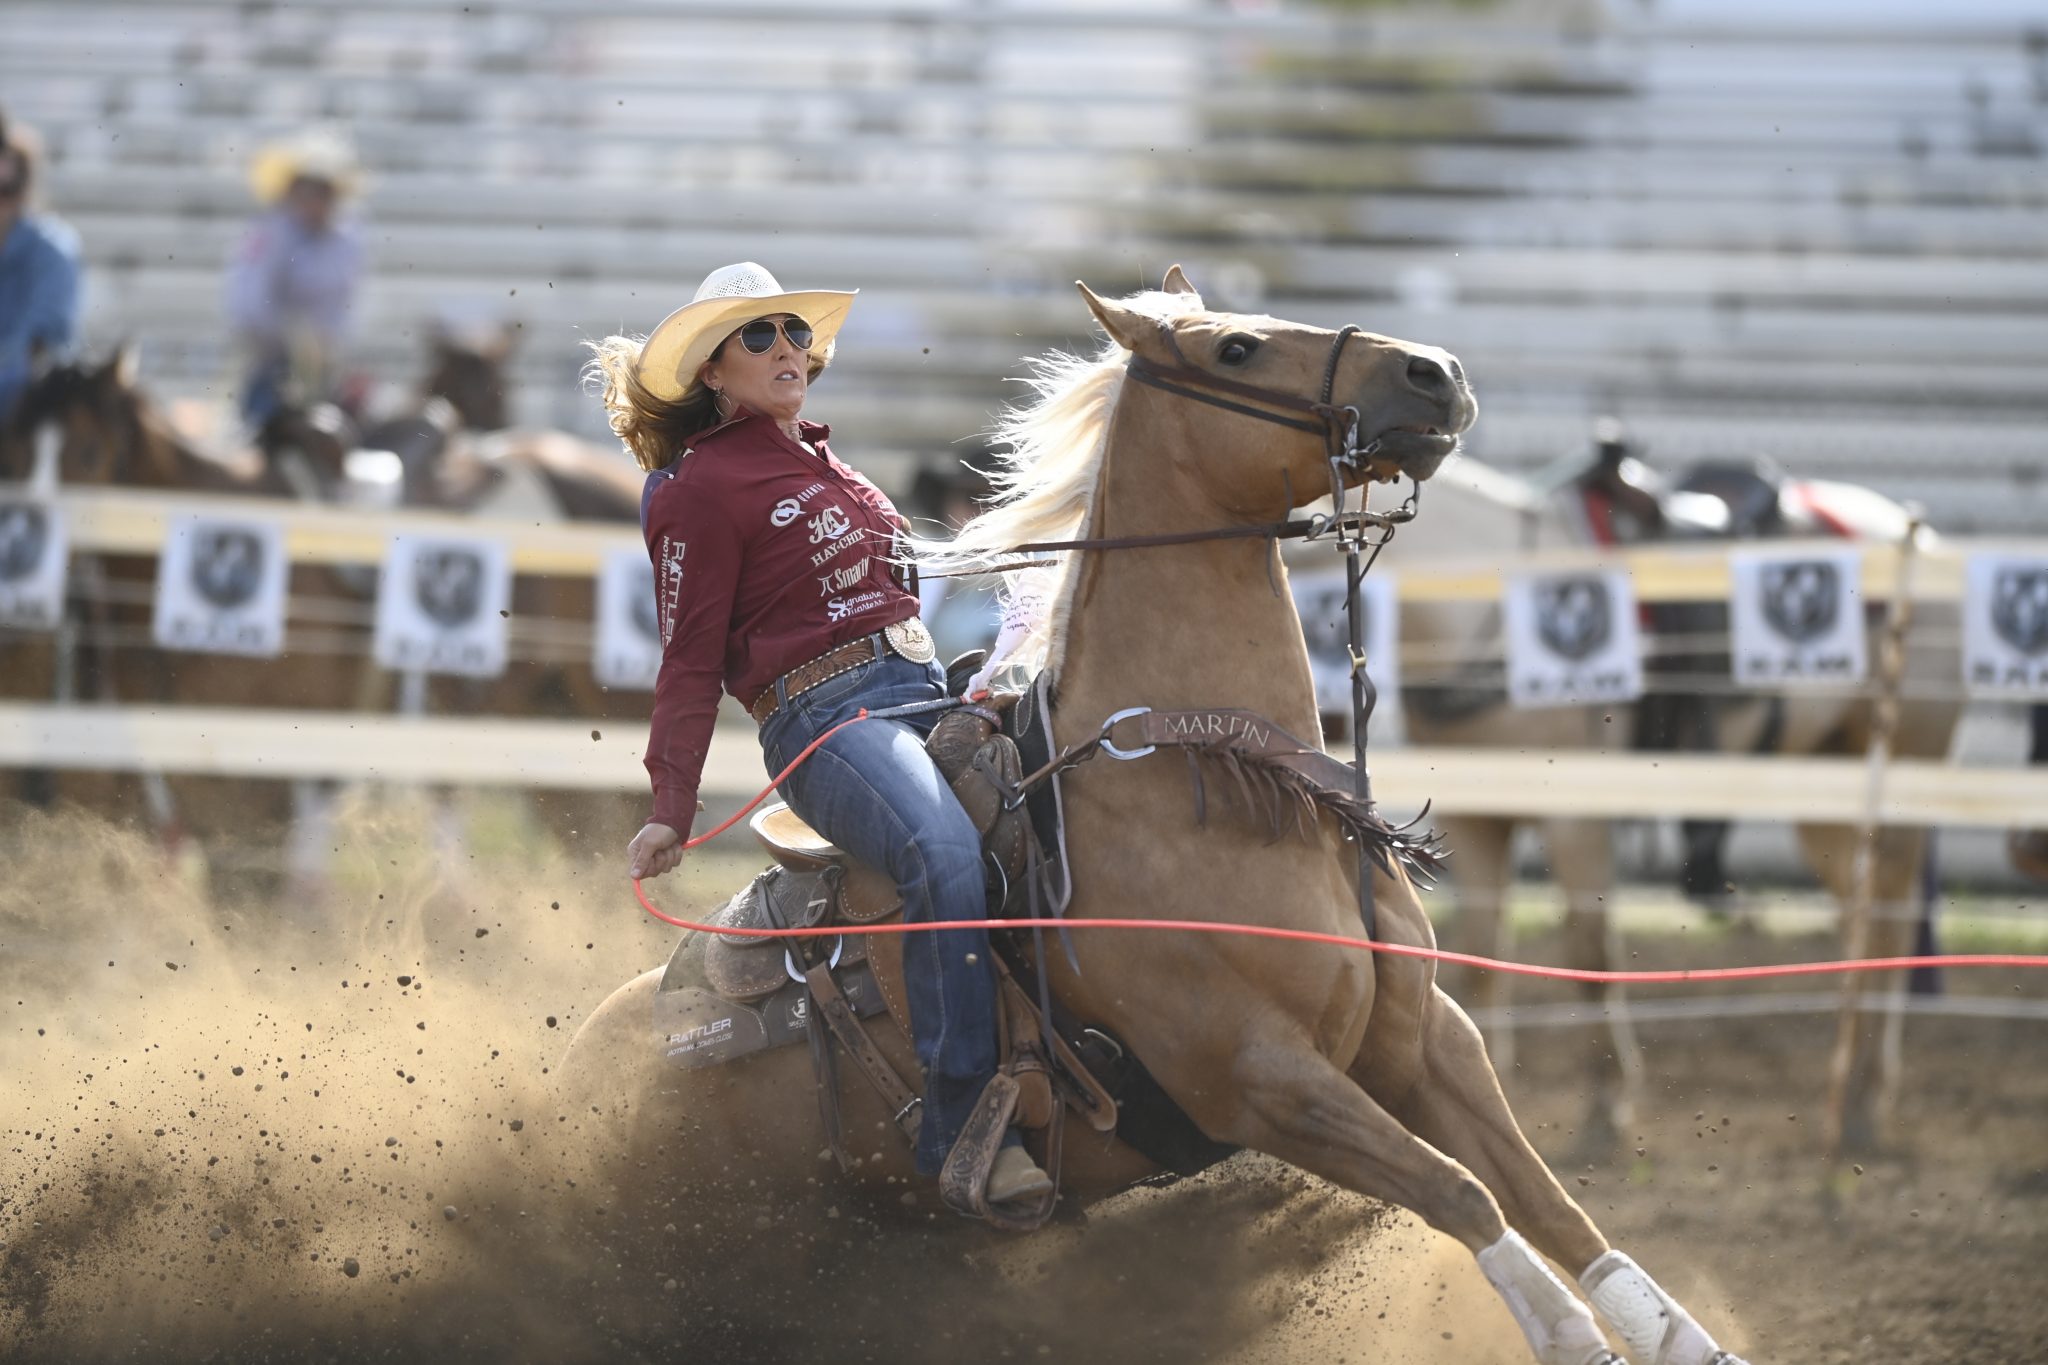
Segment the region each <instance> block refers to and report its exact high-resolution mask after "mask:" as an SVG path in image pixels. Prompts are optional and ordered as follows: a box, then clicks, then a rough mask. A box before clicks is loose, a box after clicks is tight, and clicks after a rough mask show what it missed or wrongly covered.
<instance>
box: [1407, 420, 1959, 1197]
mask: <svg viewBox="0 0 2048 1365" xmlns="http://www.w3.org/2000/svg"><path fill="white" fill-rule="evenodd" d="M1783 496H1784V499H1785V501H1786V503H1787V504H1788V508H1789V510H1790V511H1791V513H1792V514H1794V515H1799V514H1801V511H1802V509H1806V510H1807V511H1809V512H1810V511H1811V510H1812V509H1818V511H1819V513H1820V514H1822V515H1821V517H1820V519H1821V520H1822V521H1823V522H1824V524H1825V525H1826V526H1827V528H1828V532H1829V533H1832V534H1836V535H1844V536H1852V537H1854V539H1855V540H1857V541H1861V542H1866V543H1870V544H1884V545H1893V546H1896V545H1898V544H1899V543H1900V542H1901V540H1902V539H1903V537H1904V536H1905V535H1906V532H1907V528H1908V525H1909V518H1908V515H1907V513H1906V511H1905V510H1904V509H1903V508H1901V507H1900V506H1899V505H1898V504H1896V503H1894V502H1891V501H1890V500H1888V499H1886V498H1884V497H1882V496H1881V495H1879V494H1876V493H1874V492H1872V491H1870V490H1868V489H1864V488H1858V487H1854V486H1851V485H1846V484H1831V483H1819V482H1797V483H1790V484H1788V485H1787V486H1786V491H1785V493H1784V495H1783ZM1423 505H1424V509H1425V510H1424V513H1423V519H1422V522H1421V524H1420V525H1419V526H1418V527H1417V528H1415V529H1413V530H1411V531H1409V532H1407V533H1405V534H1403V535H1400V536H1397V537H1396V538H1395V539H1394V541H1393V542H1392V544H1390V545H1389V546H1388V547H1387V550H1386V553H1385V555H1384V557H1383V559H1382V561H1381V564H1382V566H1383V567H1385V568H1387V569H1388V570H1389V571H1391V572H1395V573H1398V572H1399V571H1400V569H1401V568H1402V566H1404V565H1421V564H1427V563H1430V562H1439V563H1440V562H1443V561H1447V560H1456V559H1459V558H1461V557H1462V558H1464V559H1466V560H1468V561H1469V560H1470V558H1471V550H1470V547H1472V546H1477V545H1485V546H1513V547H1516V548H1518V549H1521V550H1542V549H1558V548H1584V547H1586V546H1588V545H1590V544H1592V543H1593V538H1592V536H1591V533H1590V531H1589V529H1588V523H1587V518H1586V516H1585V515H1584V513H1583V511H1582V510H1581V508H1580V506H1579V504H1578V502H1577V494H1576V491H1575V490H1572V489H1566V490H1561V491H1558V492H1555V493H1551V494H1544V493H1542V492H1540V491H1539V490H1538V489H1536V488H1535V487H1534V486H1532V485H1530V484H1528V483H1526V482H1525V481H1523V480H1521V479H1518V478H1515V477H1513V476H1511V475H1508V474H1504V473H1502V472H1500V471H1498V470H1494V469H1491V468H1488V467H1487V466H1485V465H1482V464H1478V463H1476V462H1475V461H1473V460H1471V459H1469V458H1465V459H1458V460H1454V461H1451V462H1449V463H1448V464H1446V465H1445V467H1444V468H1443V470H1441V471H1440V472H1439V473H1438V475H1437V477H1436V478H1435V479H1434V480H1432V481H1431V483H1430V487H1429V491H1428V493H1427V495H1426V496H1425V497H1424V498H1423ZM1920 536H1921V543H1922V544H1927V543H1931V540H1932V535H1931V533H1930V532H1927V531H1925V530H1924V529H1923V530H1922V531H1921V532H1920ZM1957 628H1958V626H1957V621H1956V616H1955V611H1954V608H1953V606H1952V605H1950V604H1943V603H1930V602H1920V603H1917V604H1916V605H1915V608H1914V614H1913V617H1912V623H1911V629H1910V631H1909V634H1908V636H1907V653H1906V661H1905V671H1904V675H1903V677H1902V678H1901V680H1900V698H1901V704H1900V708H1899V718H1898V727H1897V730H1896V733H1895V734H1894V736H1893V738H1892V751H1893V752H1894V753H1896V754H1898V755H1900V756H1901V757H1912V758H1945V757H1946V756H1947V754H1948V750H1949V743H1950V739H1951V737H1952V735H1953V733H1954V730H1955V726H1956V723H1957V721H1958V719H1959V717H1960V714H1961V708H1960V704H1959V703H1958V702H1957V701H1956V700H1955V686H1954V670H1955V663H1954V660H1953V657H1952V651H1953V648H1954V639H1955V633H1956V630H1957ZM1720 629H1722V630H1725V629H1726V627H1725V626H1721V627H1720ZM1880 634H1881V632H1880V631H1879V629H1878V628H1877V625H1876V623H1875V621H1873V623H1872V627H1871V630H1870V632H1869V636H1870V641H1871V651H1872V667H1871V676H1872V677H1873V678H1874V677H1875V676H1876V674H1877V667H1876V653H1877V642H1878V638H1879V635H1880ZM1650 639H1651V641H1652V648H1653V651H1654V652H1653V656H1652V657H1653V659H1656V658H1661V657H1665V656H1666V655H1667V653H1668V651H1666V650H1657V649H1656V637H1655V635H1654V634H1653V635H1652V636H1651V637H1650ZM1681 649H1682V650H1683V659H1682V662H1683V664H1684V666H1685V667H1687V668H1689V669H1692V670H1695V671H1694V672H1691V673H1687V674H1682V675H1681V674H1672V673H1669V672H1661V671H1660V670H1658V669H1655V668H1653V669H1652V670H1651V671H1650V673H1649V675H1648V679H1647V682H1648V685H1649V686H1650V687H1651V688H1652V689H1653V690H1655V689H1658V688H1660V687H1663V688H1670V689H1673V690H1677V689H1681V688H1698V689H1702V690H1705V691H1707V692H1708V693H1709V696H1708V698H1707V700H1706V702H1705V703H1704V705H1703V706H1701V707H1700V708H1699V709H1698V710H1697V711H1696V712H1695V718H1696V722H1697V723H1696V724H1695V725H1694V727H1692V728H1695V729H1703V730H1704V731H1705V733H1702V734H1697V735H1692V736H1688V738H1689V739H1690V740H1691V741H1692V743H1691V744H1689V745H1688V746H1687V747H1698V748H1702V749H1707V750H1718V751H1721V752H1726V753H1779V754H1797V755H1821V754H1838V755H1861V754H1863V753H1864V752H1865V749H1866V747H1867V745H1868V744H1869V740H1870V730H1871V725H1872V720H1873V715H1874V710H1873V707H1872V704H1871V700H1870V698H1871V688H1872V686H1873V685H1872V684H1862V685H1857V684H1843V685H1838V686H1835V687H1832V688H1829V687H1806V688H1801V689H1797V690H1787V691H1783V692H1778V693H1772V694H1760V693H1753V692H1744V693H1739V694H1738V693H1735V692H1734V690H1733V687H1732V684H1730V683H1729V682H1728V681H1727V672H1726V667H1727V666H1726V663H1725V662H1724V661H1722V660H1721V659H1719V658H1715V657H1713V656H1715V655H1716V654H1722V655H1725V653H1726V649H1727V644H1726V641H1725V638H1723V639H1718V640H1716V639H1700V638H1698V637H1694V636H1688V637H1687V638H1686V639H1684V640H1678V641H1674V642H1670V650H1681ZM1401 650H1402V658H1403V665H1402V696H1403V700H1404V703H1405V705H1404V713H1405V720H1406V728H1407V733H1408V737H1409V739H1410V740H1411V741H1412V742H1413V743H1416V744H1419V745H1448V746H1457V747H1463V746H1476V747H1505V748H1514V749H1530V748H1545V749H1549V748H1557V749H1578V748H1589V749H1602V748H1604V749H1627V748H1628V747H1629V745H1630V743H1631V739H1632V737H1633V735H1634V733H1635V731H1636V730H1637V728H1638V724H1639V719H1640V717H1639V715H1638V712H1639V710H1640V708H1638V707H1632V706H1613V705H1602V706H1565V707H1552V708H1537V709H1524V708H1515V707H1511V706H1509V705H1508V704H1507V694H1506V688H1505V684H1504V678H1503V666H1504V655H1503V644H1502V635H1501V619H1500V611H1499V608H1498V607H1497V606H1496V605H1495V604H1492V603H1483V604H1482V603H1476V602H1473V603H1446V602H1415V603H1408V604H1404V605H1403V607H1402V610H1401ZM1703 656H1704V657H1703ZM1715 668H1718V669H1719V670H1720V675H1719V678H1718V679H1717V678H1715V677H1713V676H1709V670H1712V669H1715ZM1652 724H1653V725H1654V724H1655V721H1654V720H1653V721H1652ZM1651 738H1652V739H1653V740H1654V739H1657V738H1660V737H1657V736H1652V737H1651ZM1662 738H1664V739H1665V742H1666V743H1667V744H1668V743H1669V738H1668V737H1662ZM1434 813H1435V814H1436V815H1437V817H1438V819H1439V822H1440V827H1441V828H1442V830H1443V832H1444V835H1445V838H1446V841H1447V842H1448V843H1449V844H1450V846H1451V847H1452V848H1454V849H1455V850H1456V851H1457V856H1456V857H1455V858H1452V859H1451V860H1450V863H1449V868H1450V873H1451V880H1452V886H1453V889H1454V891H1455V894H1456V899H1457V906H1458V922H1457V930H1456V937H1457V938H1458V940H1459V942H1458V946H1459V947H1460V948H1461V949H1464V950H1467V951H1470V952H1475V953H1480V954H1485V955H1490V956H1499V957H1513V956H1514V944H1513V928H1512V926H1511V925H1510V923H1509V921H1508V919H1507V916H1506V915H1505V914H1504V913H1503V898H1504V896H1505V894H1506V890H1507V885H1508V881H1509V878H1510V875H1511V871H1512V869H1511V866H1510V859H1509V846H1510V838H1511V835H1512V834H1513V832H1514V827H1515V822H1514V821H1511V820H1508V819H1506V818H1501V817H1490V816H1489V817H1481V816H1472V815H1461V814H1459V813H1457V812H1454V811H1441V810H1438V811H1436V812H1434ZM1535 823H1536V825H1537V826H1538V829H1539V831H1540V833H1541V835H1542V838H1543V842H1544V845H1545V847H1546V849H1547V850H1548V852H1549V866H1550V870H1551V872H1552V874H1553V875H1554V876H1555V877H1556V878H1557V880H1558V883H1559V885H1560V887H1561V888H1562V890H1563V892H1564V896H1565V922H1564V923H1565V939H1566V954H1567V956H1568V958H1569V960H1570V961H1571V963H1572V965H1574V966H1578V967H1590V968H1602V969H1604V968H1607V967H1610V966H1612V965H1615V964H1616V963H1617V962H1619V961H1620V960H1621V958H1622V954H1621V953H1620V952H1619V951H1618V949H1617V945H1616V943H1615V931H1614V925H1613V921H1612V919H1611V917H1610V916H1609V914H1608V907H1609V904H1610V900H1611V898H1612V896H1613V893H1614V856H1613V849H1612V839H1611V835H1610V828H1609V826H1608V824H1607V823H1606V822H1605V821H1591V820H1558V819H1545V820H1538V821H1536V822H1535ZM1798 834H1799V841H1800V845H1801V848H1802V850H1803V851H1804V853H1805V855H1806V858H1807V860H1808V862H1809V864H1810V865H1811V866H1812V868H1813V869H1814V871H1815V872H1816V873H1817V874H1818V875H1819V876H1820V878H1821V879H1822V881H1823V883H1824V884H1825V885H1826V887H1827V888H1828V890H1829V891H1830V892H1831V893H1833V894H1834V895H1835V896H1836V897H1837V899H1838V900H1840V901H1841V902H1842V903H1843V904H1844V905H1845V906H1846V905H1847V904H1848V902H1849V900H1850V898H1851V895H1852V891H1853V871H1852V869H1853V868H1854V865H1855V856H1854V853H1855V847H1856V842H1857V840H1858V837H1859V835H1858V831H1857V830H1856V829H1855V828H1854V827H1851V826H1843V825H1820V824H1807V825H1801V826H1800V827H1799V830H1798ZM1925 849H1926V831H1925V830H1923V829H1907V828H1896V827H1887V828H1885V829H1883V830H1881V831H1880V832H1879V836H1878V841H1877V848H1876V860H1875V863H1876V876H1875V894H1874V898H1873V899H1874V902H1875V905H1876V907H1877V911H1878V913H1877V916H1876V919H1875V921H1874V924H1873V927H1872V931H1871V934H1872V936H1871V940H1870V943H1869V951H1870V952H1871V953H1872V954H1874V955H1880V956H1894V955H1903V954H1906V953H1910V952H1911V951H1912V936H1913V932H1914V922H1913V917H1912V915H1911V913H1910V907H1911V906H1912V905H1913V904H1914V902H1915V900H1916V898H1917V895H1918V888H1919V885H1920V871H1921V865H1922V861H1923V859H1924V856H1925ZM1476 975H1477V979H1476V980H1475V981H1474V983H1473V987H1472V989H1473V991H1474V992H1475V994H1473V995H1472V996H1470V997H1468V998H1469V999H1470V1000H1471V1002H1472V1003H1474V1004H1475V1005H1488V1006H1493V1005H1499V1004H1501V1003H1504V1002H1505V999H1506V991H1507V983H1506V979H1505V978H1503V977H1502V976H1500V975H1499V974H1497V973H1491V972H1487V973H1478V974H1476ZM1585 992H1586V995H1587V998H1588V999H1589V1000H1594V999H1599V998H1601V997H1602V996H1603V994H1604V995H1605V996H1606V997H1607V1000H1608V1003H1609V1005H1610V1006H1611V1008H1610V1010H1609V1013H1608V1018H1609V1021H1610V1027H1611V1029H1612V1036H1610V1037H1606V1038H1603V1037H1602V1036H1600V1033H1599V1032H1598V1031H1597V1030H1587V1031H1586V1034H1585V1038H1586V1048H1587V1064H1588V1073H1589V1076H1590V1077H1591V1079H1592V1082H1593V1086H1594V1094H1593V1097H1592V1105H1591V1111H1590V1112H1589V1114H1588V1115H1587V1117H1586V1119H1585V1121H1584V1122H1583V1124H1582V1126H1581V1128H1580V1130H1579V1141H1578V1147H1577V1151H1576V1152H1575V1153H1574V1155H1575V1156H1576V1157H1579V1158H1583V1159H1588V1160H1590V1159H1594V1158H1597V1157H1605V1156H1608V1155H1611V1154H1612V1151H1613V1148H1614V1145H1615V1143H1616V1141H1617V1138H1618V1135H1619V1134H1620V1133H1621V1132H1622V1131H1623V1130H1625V1129H1626V1128H1627V1127H1628V1125H1629V1122H1630V1117H1629V1114H1630V1108H1631V1105H1632V1102H1633V1095H1632V1093H1631V1091H1632V1082H1633V1079H1634V1077H1635V1076H1636V1075H1637V1074H1638V1072H1639V1067H1638V1065H1637V1063H1636V1060H1635V1042H1634V1039H1633V1036H1632V1033H1631V1032H1630V1030H1629V1028H1628V1024H1627V1013H1626V1010H1625V1008H1623V1007H1622V1001H1621V1000H1620V999H1619V995H1620V992H1619V989H1618V988H1604V989H1603V988H1601V987H1587V988H1585ZM1868 1022H1870V1023H1871V1025H1872V1026H1873V1027H1872V1029H1870V1030H1866V1031H1864V1032H1863V1033H1862V1034H1861V1035H1859V1041H1858V1045H1857V1049H1856V1052H1855V1060H1854V1065H1853V1067H1852V1071H1851V1081H1850V1088H1849V1092H1848V1093H1849V1100H1850V1102H1849V1105H1848V1107H1847V1112H1846V1115H1845V1119H1844V1127H1843V1132H1842V1134H1841V1135H1840V1136H1841V1140H1842V1142H1843V1145H1844V1146H1845V1147H1846V1148H1850V1149H1868V1148H1869V1147H1871V1146H1872V1145H1874V1143H1875V1141H1876V1139H1877V1136H1878V1134H1879V1132H1880V1128H1881V1118H1882V1116H1883V1114H1884V1112H1885V1110H1886V1109H1887V1107H1888V1106H1889V1104H1890V1103H1891V1099H1892V1096H1893V1094H1894V1093H1895V1089H1896V1068H1895V1066H1893V1065H1892V1064H1891V1063H1892V1060H1893V1054H1894V1049H1892V1048H1890V1047H1881V1046H1878V1045H1877V1041H1878V1040H1877V1038H1876V1036H1875V1032H1874V1028H1875V1024H1876V1020H1875V1018H1874V1017H1872V1018H1871V1019H1870V1020H1869V1021H1868ZM1511 1038H1512V1034H1511V1033H1509V1032H1503V1033H1501V1034H1500V1035H1497V1036H1496V1037H1495V1038H1494V1039H1493V1040H1492V1051H1493V1054H1494V1057H1495V1060H1496V1061H1497V1062H1500V1063H1501V1064H1502V1065H1506V1053H1505V1051H1504V1049H1505V1047H1506V1046H1508V1043H1509V1040H1510V1039H1511Z"/></svg>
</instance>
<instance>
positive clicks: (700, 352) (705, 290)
mask: <svg viewBox="0 0 2048 1365" xmlns="http://www.w3.org/2000/svg"><path fill="white" fill-rule="evenodd" d="M859 292H860V291H859V290H858V289H854V290H841V289H805V290H798V291H797V292H795V293H789V292H786V291H785V290H784V289H783V287H782V286H781V285H779V284H777V283H776V282H775V277H774V276H773V275H771V274H769V273H768V271H767V269H766V268H765V267H762V266H759V265H756V264H754V262H752V261H741V262H740V263H739V264H737V265H727V266H720V267H719V268H718V269H717V270H714V271H712V272H711V273H710V274H709V275H706V276H705V277H704V283H702V284H700V285H698V286H697V294H696V297H694V298H692V299H691V300H690V301H689V302H688V303H686V304H684V305H683V306H682V307H681V308H678V309H676V311H675V312H673V313H670V314H669V315H668V316H667V317H665V318H663V319H662V320H661V325H660V326H659V327H656V328H655V329H654V333H653V335H651V336H649V337H648V338H647V344H646V345H645V346H642V347H641V348H640V363H639V364H638V365H637V366H636V367H635V373H636V374H637V375H638V376H639V379H640V383H641V384H642V386H644V387H645V388H646V389H647V391H648V392H649V393H651V394H653V395H654V396H655V397H657V398H664V399H667V400H669V401H671V402H673V401H674V400H676V399H678V398H681V397H682V396H683V395H684V394H685V393H687V392H688V391H689V388H690V386H691V385H692V384H694V383H696V382H697V371H698V370H700V369H702V368H703V367H704V362H705V361H707V360H709V359H710V358H711V353H712V352H713V351H715V350H717V349H718V343H719V342H721V341H723V340H725V339H726V337H728V336H730V335H731V334H732V332H733V329H734V328H736V327H738V326H740V325H741V324H742V323H748V322H752V321H753V320H754V319H755V318H760V317H768V316H770V315H772V314H776V313H794V314H795V315H796V316H798V317H800V318H802V319H803V320H804V321H805V322H808V323H810V324H811V331H812V333H813V334H814V339H813V340H812V342H811V350H812V352H813V353H819V352H822V351H823V350H824V349H825V348H826V347H827V346H829V345H831V344H832V338H833V337H835V336H837V335H838V333H839V326H840V324H841V323H843V322H845V321H846V310H847V309H848V308H850V307H852V306H853V296H854V295H855V294H858V293H859Z"/></svg>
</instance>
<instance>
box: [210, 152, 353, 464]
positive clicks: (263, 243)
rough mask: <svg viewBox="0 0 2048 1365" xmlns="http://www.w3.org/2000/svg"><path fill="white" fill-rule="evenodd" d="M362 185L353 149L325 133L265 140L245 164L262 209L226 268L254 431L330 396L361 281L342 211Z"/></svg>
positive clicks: (244, 398)
mask: <svg viewBox="0 0 2048 1365" xmlns="http://www.w3.org/2000/svg"><path fill="white" fill-rule="evenodd" d="M360 183H361V170H360V167H359V166H358V164H357V161H356V156H355V151H354V149H353V148H352V147H351V146H350V145H349V143H348V140H347V139H346V138H345V137H343V136H342V135H341V134H340V133H338V132H335V131H333V130H331V129H314V130H311V131H308V132H305V133H302V134H300V135H298V136H297V137H294V138H291V139H288V140H286V141H283V142H277V143H273V144H271V145H269V146H267V147H265V148H264V149H263V150H262V151H261V152H259V153H258V154H257V156H256V158H255V160H254V161H253V162H252V163H251V165H250V171H249V184H250V188H251V189H252V190H253V191H254V192H255V195H256V198H257V200H258V201H259V202H260V203H261V204H262V205H263V208H262V210H261V212H259V213H258V214H257V216H256V218H255V220H254V221H253V222H251V223H250V225H249V228H248V230H247V231H246V232H245V233H244V234H243V235H242V240H241V242H240V244H239V245H238V246H237V247H236V248H235V253H234V256H233V258H232V259H231V260H230V261H229V262H228V270H227V313H228V320H229V322H230V323H231V325H232V326H233V328H234V330H235V334H236V340H237V342H238V344H239V346H240V348H241V351H242V353H243V356H244V368H243V376H244V378H243V383H242V391H241V398H240V405H241V412H242V417H243V420H244V421H246V422H247V423H248V424H249V426H250V428H251V429H252V430H255V429H260V428H261V427H262V425H263V423H264V422H265V421H267V420H268V419H269V418H270V417H271V416H272V415H273V414H274V413H275V412H276V411H277V410H278V409H279V408H280V407H282V406H284V405H285V404H286V403H298V402H308V401H312V400H315V399H321V398H328V397H333V396H335V395H336V392H337V389H338V387H339V364H340V356H341V348H342V346H343V344H344V342H345V341H346V340H347V337H348V331H349V321H350V315H351V313H352V312H353V311H354V308H355V298H356V291H357V289H358V287H359V286H360V285H361V282H362V275H363V235H362V229H361V226H360V224H359V223H358V222H357V221H356V219H355V218H354V216H353V215H352V214H349V213H348V212H347V211H346V205H347V204H348V203H349V201H350V200H352V199H353V198H354V197H355V194H356V192H357V190H358V188H359V186H360Z"/></svg>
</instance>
